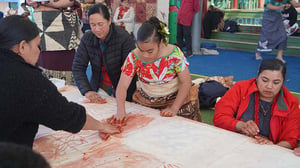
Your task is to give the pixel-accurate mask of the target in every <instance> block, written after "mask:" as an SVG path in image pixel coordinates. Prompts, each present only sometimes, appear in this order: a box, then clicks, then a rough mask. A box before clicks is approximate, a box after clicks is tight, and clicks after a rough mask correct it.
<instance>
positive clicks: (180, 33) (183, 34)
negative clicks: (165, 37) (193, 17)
mask: <svg viewBox="0 0 300 168" xmlns="http://www.w3.org/2000/svg"><path fill="white" fill-rule="evenodd" d="M191 33H192V31H191V26H184V25H182V24H177V37H176V39H177V45H178V46H179V47H180V49H181V50H182V47H184V41H183V39H185V46H186V56H189V55H192V54H193V52H192V35H191Z"/></svg>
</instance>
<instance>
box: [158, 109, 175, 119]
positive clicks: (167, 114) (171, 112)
mask: <svg viewBox="0 0 300 168" xmlns="http://www.w3.org/2000/svg"><path fill="white" fill-rule="evenodd" d="M176 114H177V111H176V110H173V109H172V108H170V107H167V108H165V109H162V110H160V116H162V117H173V116H175V115H176Z"/></svg>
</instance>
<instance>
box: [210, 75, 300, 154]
mask: <svg viewBox="0 0 300 168" xmlns="http://www.w3.org/2000/svg"><path fill="white" fill-rule="evenodd" d="M257 91H258V88H257V86H256V83H255V78H254V79H250V80H247V81H239V82H237V83H236V84H235V85H234V86H233V87H232V88H231V89H230V90H228V91H227V93H226V94H225V95H224V96H223V97H222V99H221V100H220V101H219V102H218V103H217V104H216V105H215V114H214V117H213V123H214V125H215V126H217V127H220V128H223V129H227V130H230V131H235V126H236V124H237V122H238V121H239V120H240V118H241V116H242V114H243V113H244V112H245V110H246V109H247V107H248V103H249V100H250V95H251V94H253V93H254V92H257ZM274 103H276V104H273V106H274V108H273V109H272V110H273V111H272V113H273V115H272V116H271V121H270V135H271V136H270V140H272V141H273V143H278V142H280V141H287V142H289V143H290V144H291V146H292V148H295V147H296V146H297V141H298V139H299V138H300V110H299V101H298V98H297V97H296V96H294V95H292V94H291V93H290V92H289V91H288V89H287V88H285V87H284V86H283V87H282V89H281V91H280V92H279V93H278V95H277V96H276V98H275V101H274Z"/></svg>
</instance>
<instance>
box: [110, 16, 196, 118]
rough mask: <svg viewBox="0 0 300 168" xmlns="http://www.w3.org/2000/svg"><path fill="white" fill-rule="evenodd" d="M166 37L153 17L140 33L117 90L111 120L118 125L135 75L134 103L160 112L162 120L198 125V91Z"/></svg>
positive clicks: (183, 62) (183, 59) (125, 64)
mask: <svg viewBox="0 0 300 168" xmlns="http://www.w3.org/2000/svg"><path fill="white" fill-rule="evenodd" d="M168 35H169V32H168V30H167V28H166V25H165V24H164V23H162V22H161V21H159V20H158V19H157V18H156V17H152V18H150V19H149V20H148V21H146V22H145V23H143V25H142V26H141V28H140V29H139V31H138V34H137V45H136V46H137V48H136V49H134V50H133V51H131V53H130V54H129V55H128V57H127V60H126V61H125V62H124V64H123V67H122V74H121V78H120V81H119V84H118V87H117V90H116V98H117V114H116V116H114V117H113V118H114V121H117V123H120V122H121V123H124V122H126V118H127V114H126V111H125V98H126V90H127V88H128V86H129V84H130V82H131V80H132V78H133V77H134V76H135V75H137V76H138V82H137V90H136V92H135V93H134V95H133V100H134V101H135V102H137V103H139V104H142V105H144V106H148V107H153V108H158V109H161V112H160V114H161V116H164V117H172V116H174V115H180V116H183V117H186V118H190V119H194V120H197V121H201V116H200V110H199V104H198V90H197V89H198V88H197V86H196V85H194V86H192V81H191V77H190V72H189V69H188V65H189V63H188V62H187V60H186V58H185V56H184V55H183V53H182V51H181V50H180V49H179V47H177V46H174V45H170V44H168ZM191 100H192V101H191Z"/></svg>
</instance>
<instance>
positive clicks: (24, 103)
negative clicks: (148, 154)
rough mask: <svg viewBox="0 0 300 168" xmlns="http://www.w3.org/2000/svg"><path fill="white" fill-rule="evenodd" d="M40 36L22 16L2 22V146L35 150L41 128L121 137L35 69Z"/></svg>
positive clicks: (34, 27) (0, 63) (0, 126)
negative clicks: (91, 132)
mask: <svg viewBox="0 0 300 168" xmlns="http://www.w3.org/2000/svg"><path fill="white" fill-rule="evenodd" d="M39 33H40V32H39V29H38V27H37V26H36V24H35V23H33V22H31V21H30V20H29V19H28V18H25V17H23V16H19V15H13V16H7V17H5V18H3V19H1V20H0V37H1V38H0V83H1V87H0V93H1V94H0V107H1V108H0V116H1V117H0V142H12V143H16V144H21V145H26V146H29V147H32V145H33V141H34V137H35V135H36V133H37V131H38V127H39V124H43V125H45V126H47V127H50V128H52V129H54V130H65V131H68V132H72V133H77V132H79V131H80V130H82V129H83V130H99V132H100V133H108V134H113V133H118V132H119V129H117V128H116V127H114V126H112V125H110V124H108V123H107V122H100V121H98V120H96V119H94V118H93V117H91V116H90V115H89V114H87V113H86V110H85V108H84V107H83V106H81V105H79V104H76V103H73V102H69V101H68V100H67V99H66V98H65V97H64V96H62V95H61V93H59V92H58V90H57V88H56V86H55V85H54V84H53V83H52V82H50V81H49V80H48V79H47V78H46V77H45V76H43V74H42V72H41V69H39V68H38V67H37V66H35V65H36V63H37V60H38V58H39V54H40V41H41V38H40V36H39Z"/></svg>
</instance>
